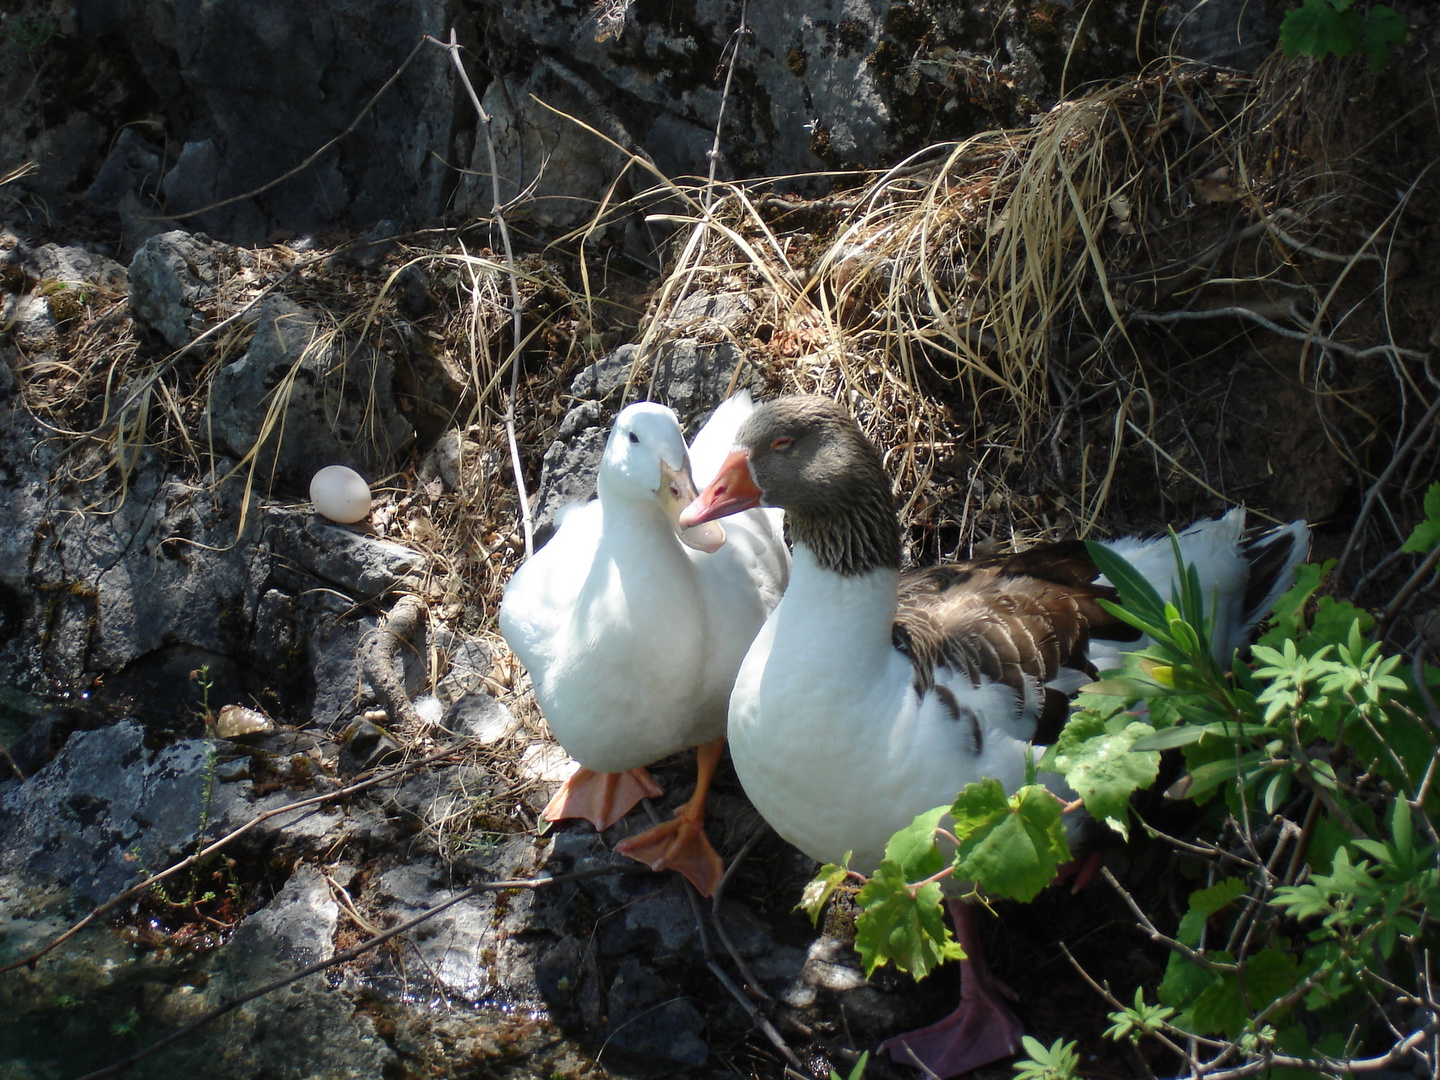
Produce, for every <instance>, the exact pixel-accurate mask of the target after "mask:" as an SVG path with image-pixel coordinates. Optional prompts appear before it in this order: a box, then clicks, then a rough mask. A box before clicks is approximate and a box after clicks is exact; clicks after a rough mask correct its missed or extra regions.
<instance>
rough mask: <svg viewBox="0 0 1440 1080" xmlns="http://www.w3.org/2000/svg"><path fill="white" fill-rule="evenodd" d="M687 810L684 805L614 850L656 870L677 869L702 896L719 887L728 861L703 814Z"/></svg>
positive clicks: (622, 842)
mask: <svg viewBox="0 0 1440 1080" xmlns="http://www.w3.org/2000/svg"><path fill="white" fill-rule="evenodd" d="M684 810H685V808H684V807H682V808H681V810H680V811H679V812H678V813H677V816H676V817H675V819H674V820H672V821H664V822H661V823H660V824H659V825H656V826H655V827H654V828H651V829H646V830H645V831H644V832H642V833H636V834H635V835H634V836H630V837H627V838H626V839H624V840H622V841H620V843H618V844H616V845H615V850H616V851H618V852H619V853H620V854H621V855H626V856H628V857H630V858H632V859H638V860H639V861H640V862H643V863H644V864H645V865H647V866H648V867H650V869H652V870H655V871H660V870H676V871H678V872H680V873H682V874H684V875H685V876H686V877H687V878H689V879H690V883H691V884H692V885H694V886H695V888H696V889H698V890H699V891H700V895H701V896H710V895H712V894H713V893H714V892H715V890H716V889H717V888H719V887H720V879H721V878H722V877H724V875H725V863H724V862H723V861H722V860H721V858H720V856H719V855H718V854H717V853H716V851H715V848H714V847H713V846H711V844H710V838H709V837H707V836H706V835H705V822H704V818H701V819H700V820H698V821H697V820H695V818H694V817H693V816H691V815H687V814H685V812H684Z"/></svg>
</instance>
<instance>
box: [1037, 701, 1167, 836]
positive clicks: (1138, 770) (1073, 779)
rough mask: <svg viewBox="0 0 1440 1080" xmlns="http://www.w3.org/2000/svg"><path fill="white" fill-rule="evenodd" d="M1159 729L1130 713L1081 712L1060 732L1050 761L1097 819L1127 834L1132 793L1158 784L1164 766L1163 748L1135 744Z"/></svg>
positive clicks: (1121, 833)
mask: <svg viewBox="0 0 1440 1080" xmlns="http://www.w3.org/2000/svg"><path fill="white" fill-rule="evenodd" d="M1154 734H1155V729H1154V728H1152V727H1151V726H1150V725H1149V724H1147V723H1144V722H1143V721H1141V720H1139V719H1137V718H1136V717H1134V716H1131V715H1130V714H1128V713H1118V714H1116V715H1114V716H1111V717H1108V718H1107V717H1102V716H1099V715H1098V714H1095V713H1079V714H1077V715H1076V716H1075V717H1073V718H1072V719H1071V720H1070V722H1069V723H1067V724H1066V725H1065V728H1064V730H1063V731H1061V732H1060V738H1059V739H1058V740H1056V743H1055V747H1054V751H1055V752H1054V757H1053V759H1051V760H1053V765H1052V766H1051V767H1052V768H1054V769H1055V771H1056V772H1058V773H1060V774H1061V775H1063V776H1064V777H1065V781H1066V783H1068V784H1069V785H1070V786H1071V787H1072V788H1074V789H1075V791H1076V792H1077V793H1078V794H1079V796H1080V798H1082V799H1083V800H1084V801H1085V809H1086V810H1088V811H1089V812H1090V815H1091V816H1092V817H1094V818H1095V820H1096V821H1103V822H1106V823H1107V824H1108V825H1109V826H1110V827H1111V828H1112V829H1114V830H1115V831H1116V832H1118V833H1120V835H1122V836H1125V837H1127V838H1128V836H1129V826H1130V821H1129V818H1130V795H1131V793H1132V792H1134V791H1136V790H1138V789H1140V788H1145V787H1149V786H1150V785H1151V784H1153V783H1154V782H1155V777H1156V775H1158V773H1159V771H1160V755H1159V754H1158V753H1156V752H1155V751H1148V752H1146V751H1136V750H1134V749H1133V748H1134V745H1135V743H1136V742H1138V741H1139V740H1141V739H1143V738H1146V737H1149V736H1153V735H1154ZM1047 757H1048V755H1047Z"/></svg>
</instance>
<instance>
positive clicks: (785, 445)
mask: <svg viewBox="0 0 1440 1080" xmlns="http://www.w3.org/2000/svg"><path fill="white" fill-rule="evenodd" d="M794 443H795V440H794V439H792V438H790V437H789V436H788V435H781V436H780V438H778V439H776V440H775V441H774V442H772V443H771V444H770V449H771V450H789V449H790V447H791V446H793V445H794Z"/></svg>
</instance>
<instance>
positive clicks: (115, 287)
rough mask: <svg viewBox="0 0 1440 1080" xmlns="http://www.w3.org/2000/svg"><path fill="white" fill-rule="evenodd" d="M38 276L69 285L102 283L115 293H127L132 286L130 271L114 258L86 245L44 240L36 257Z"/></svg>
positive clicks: (108, 290) (103, 287) (103, 286)
mask: <svg viewBox="0 0 1440 1080" xmlns="http://www.w3.org/2000/svg"><path fill="white" fill-rule="evenodd" d="M33 261H34V265H35V270H36V276H37V277H39V278H40V279H41V280H45V279H47V278H48V279H50V280H52V281H58V282H61V283H62V284H65V285H69V286H78V287H81V288H83V287H84V286H86V285H98V286H100V287H101V288H102V289H104V290H106V291H107V292H109V293H112V294H120V295H123V294H124V293H125V292H126V290H127V289H128V288H129V285H130V280H129V274H127V273H126V271H125V267H123V266H121V265H120V264H119V263H118V262H116V261H115V260H114V259H111V258H107V257H106V256H104V255H99V254H96V253H95V252H93V251H87V250H86V249H85V248H82V247H62V246H61V245H59V244H44V245H42V246H41V247H39V248H37V249H36V250H35V254H34V257H33Z"/></svg>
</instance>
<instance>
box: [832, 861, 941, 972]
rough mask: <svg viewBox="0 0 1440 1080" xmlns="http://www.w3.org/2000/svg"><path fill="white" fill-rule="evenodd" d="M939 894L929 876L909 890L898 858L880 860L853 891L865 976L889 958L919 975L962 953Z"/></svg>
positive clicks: (857, 932) (856, 944) (900, 966)
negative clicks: (861, 885)
mask: <svg viewBox="0 0 1440 1080" xmlns="http://www.w3.org/2000/svg"><path fill="white" fill-rule="evenodd" d="M943 898H944V894H943V893H942V891H941V889H940V886H939V884H937V883H936V882H933V881H932V882H931V883H930V884H928V885H925V886H924V887H922V888H920V889H918V890H916V891H915V892H914V893H913V894H912V893H911V891H910V887H909V884H908V883H907V882H906V880H905V874H904V873H903V872H902V871H901V869H900V866H899V864H898V863H895V862H892V861H891V860H889V859H886V860H885V861H884V862H882V863H881V864H880V868H879V869H878V870H876V871H875V874H874V876H873V877H871V878H870V880H869V881H868V882H866V884H865V887H864V888H863V889H861V890H860V895H859V896H858V897H857V902H858V903H859V905H860V907H861V908H862V909H863V910H862V911H861V913H860V917H859V918H857V919H856V920H855V948H856V950H857V951H859V953H860V959H861V960H862V961H863V962H864V964H865V975H866V977H867V978H868V977H869V976H870V975H871V974H873V973H874V971H875V969H876V968H878V967H882V966H883V965H885V964H887V963H893V964H894V965H895V967H896V968H898V969H899V970H900V971H908V972H909V973H910V974H911V975H913V976H914V977H915V978H916V979H923V978H924V977H925V976H926V975H928V974H930V972H931V971H932V970H933V969H934V968H935V967H936V966H937V965H939V964H942V963H944V962H945V961H946V960H961V959H963V958H964V956H965V953H964V950H962V949H961V948H960V944H959V943H958V942H957V941H955V939H954V937H953V936H952V935H951V933H950V928H949V927H948V926H946V925H945V913H944V908H943V907H942V906H941V903H940V902H941V900H942V899H943Z"/></svg>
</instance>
